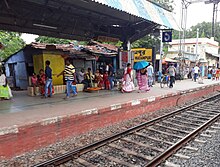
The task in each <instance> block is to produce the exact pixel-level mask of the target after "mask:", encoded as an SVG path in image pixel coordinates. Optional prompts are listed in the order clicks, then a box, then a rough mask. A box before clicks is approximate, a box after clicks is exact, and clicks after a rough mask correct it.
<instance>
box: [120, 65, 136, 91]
mask: <svg viewBox="0 0 220 167" xmlns="http://www.w3.org/2000/svg"><path fill="white" fill-rule="evenodd" d="M133 90H134V83H133V79H132V68H131V64H130V63H128V64H127V67H126V68H125V70H124V77H123V79H122V88H121V92H122V93H124V92H132V91H133Z"/></svg>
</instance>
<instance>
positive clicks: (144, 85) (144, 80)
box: [121, 63, 154, 93]
mask: <svg viewBox="0 0 220 167" xmlns="http://www.w3.org/2000/svg"><path fill="white" fill-rule="evenodd" d="M153 74H154V70H153V66H152V65H151V64H150V65H149V66H147V67H145V68H143V69H139V70H136V79H137V85H138V88H139V92H146V91H149V90H150V87H152V86H153ZM133 81H134V77H133V70H132V67H131V64H130V63H128V64H127V67H126V68H125V69H124V76H123V78H122V87H121V92H122V93H124V92H132V91H133V90H135V86H134V82H133Z"/></svg>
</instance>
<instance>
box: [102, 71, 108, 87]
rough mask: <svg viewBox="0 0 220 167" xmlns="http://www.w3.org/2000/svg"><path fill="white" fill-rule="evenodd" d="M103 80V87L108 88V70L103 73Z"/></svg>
mask: <svg viewBox="0 0 220 167" xmlns="http://www.w3.org/2000/svg"><path fill="white" fill-rule="evenodd" d="M103 81H104V85H105V89H108V90H109V89H110V82H109V80H108V71H106V72H105V73H104V75H103Z"/></svg>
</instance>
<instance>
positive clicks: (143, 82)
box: [137, 68, 150, 91]
mask: <svg viewBox="0 0 220 167" xmlns="http://www.w3.org/2000/svg"><path fill="white" fill-rule="evenodd" d="M137 81H138V86H139V90H140V91H149V90H150V88H149V86H148V78H147V69H146V68H144V69H141V70H139V71H138V72H137Z"/></svg>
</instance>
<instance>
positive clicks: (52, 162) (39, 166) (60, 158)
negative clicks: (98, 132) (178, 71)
mask: <svg viewBox="0 0 220 167" xmlns="http://www.w3.org/2000/svg"><path fill="white" fill-rule="evenodd" d="M219 95H220V93H219V94H216V95H213V96H211V97H208V98H205V99H202V100H200V101H198V102H195V103H193V104H190V105H188V106H185V107H182V108H180V109H176V110H175V111H173V112H171V113H168V114H165V115H163V116H160V117H157V118H155V119H152V120H150V121H147V122H144V123H142V124H140V125H137V126H134V127H132V128H129V129H127V130H125V131H123V132H119V133H116V134H113V135H112V136H109V137H106V138H104V139H102V140H100V141H97V142H94V143H92V144H89V145H86V146H83V147H80V148H78V149H75V150H72V151H69V152H67V153H64V154H63V155H60V156H57V157H55V158H52V159H50V160H47V161H44V162H41V163H38V164H36V165H34V166H33V167H45V166H49V165H54V166H58V165H60V164H62V163H65V162H67V161H69V160H72V159H74V158H77V157H78V156H79V155H81V154H83V153H87V152H89V151H91V150H94V149H97V148H99V147H102V146H104V145H106V143H110V142H113V141H116V140H118V139H120V138H122V137H124V136H125V135H128V134H129V133H132V132H134V131H138V130H140V129H142V128H143V127H146V126H151V125H153V124H155V123H157V122H159V121H161V120H163V119H165V118H169V117H171V116H173V115H175V114H178V113H180V112H182V111H184V110H186V109H189V108H192V107H194V106H196V105H198V104H200V103H203V102H205V101H207V100H210V99H212V98H215V97H217V96H219Z"/></svg>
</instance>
